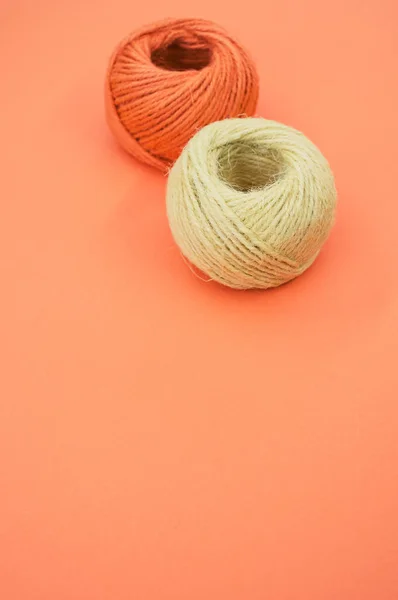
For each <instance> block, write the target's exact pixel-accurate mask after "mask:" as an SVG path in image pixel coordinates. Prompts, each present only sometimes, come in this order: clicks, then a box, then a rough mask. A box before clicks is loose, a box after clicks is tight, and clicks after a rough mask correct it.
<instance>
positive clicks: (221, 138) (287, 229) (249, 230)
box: [167, 118, 336, 289]
mask: <svg viewBox="0 0 398 600" xmlns="http://www.w3.org/2000/svg"><path fill="white" fill-rule="evenodd" d="M335 205H336V190H335V186H334V178H333V174H332V172H331V170H330V167H329V165H328V163H327V161H326V159H325V158H324V157H323V155H322V154H321V152H320V151H319V150H318V148H317V147H316V146H315V145H314V144H313V143H312V142H311V141H310V140H308V139H307V138H306V137H305V136H304V135H303V134H302V133H300V132H299V131H296V130H295V129H292V128H290V127H288V126H286V125H282V124H281V123H276V122H275V121H268V120H265V119H259V118H247V119H227V120H224V121H220V122H216V123H212V124H210V125H208V126H207V127H204V128H203V129H202V130H201V131H199V132H198V133H197V134H196V135H195V136H194V137H193V138H192V139H191V140H190V141H189V142H188V144H187V146H186V147H185V149H184V150H183V152H182V154H181V156H180V157H179V158H178V160H177V162H176V163H175V164H174V166H173V168H172V169H171V171H170V175H169V179H168V185H167V213H168V218H169V223H170V227H171V231H172V234H173V237H174V239H175V241H176V243H177V245H178V246H179V247H180V249H181V251H182V253H183V255H184V256H185V257H186V258H187V259H188V260H189V261H190V262H191V263H192V264H193V265H195V266H196V267H197V268H199V269H200V270H201V271H202V272H204V273H205V274H207V275H208V276H209V277H210V278H211V279H213V280H216V281H218V282H220V283H223V284H225V285H227V286H230V287H232V288H240V289H248V288H270V287H276V286H278V285H280V284H282V283H285V282H287V281H289V280H291V279H293V278H294V277H297V276H298V275H300V274H301V273H303V271H305V270H306V269H307V268H308V267H309V266H310V265H311V264H312V263H313V261H314V260H315V258H316V257H317V255H318V253H319V251H320V248H321V246H322V244H323V243H324V242H325V240H326V238H327V237H328V234H329V231H330V229H331V226H332V224H333V221H334V213H335Z"/></svg>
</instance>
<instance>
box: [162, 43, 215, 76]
mask: <svg viewBox="0 0 398 600" xmlns="http://www.w3.org/2000/svg"><path fill="white" fill-rule="evenodd" d="M210 60H211V49H210V48H209V47H208V45H207V44H206V42H205V41H204V40H201V39H197V38H193V39H186V40H184V39H177V40H174V42H172V43H171V44H168V45H167V46H164V47H161V48H156V49H155V50H153V51H152V54H151V61H152V62H153V64H154V65H156V66H157V67H160V68H161V69H166V70H167V71H191V70H194V71H200V70H201V69H203V68H204V67H207V65H208V64H209V63H210Z"/></svg>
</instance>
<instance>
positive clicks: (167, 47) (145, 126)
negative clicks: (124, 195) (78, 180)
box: [105, 19, 259, 170]
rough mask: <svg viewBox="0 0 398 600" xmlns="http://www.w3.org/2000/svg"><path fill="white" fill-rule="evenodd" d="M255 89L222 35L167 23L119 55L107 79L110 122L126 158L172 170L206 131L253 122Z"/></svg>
mask: <svg viewBox="0 0 398 600" xmlns="http://www.w3.org/2000/svg"><path fill="white" fill-rule="evenodd" d="M258 87H259V86H258V75H257V72H256V69H255V66H254V64H253V62H252V61H251V59H250V58H249V57H248V55H247V54H246V52H245V51H244V50H243V48H242V47H241V46H240V45H239V43H238V42H237V41H236V40H234V39H233V38H232V37H231V36H230V35H228V34H227V33H226V32H225V31H224V30H223V29H222V28H221V27H219V26H218V25H216V24H214V23H212V22H210V21H206V20H203V19H167V20H165V21H162V22H160V23H155V24H152V25H148V26H146V27H143V28H142V29H140V30H138V31H136V32H134V33H132V34H131V35H129V36H128V37H127V38H126V39H124V40H123V41H122V42H121V43H120V44H119V45H118V47H117V48H116V50H115V52H114V53H113V56H112V57H111V60H110V63H109V67H108V72H107V77H106V85H105V108H106V117H107V121H108V124H109V126H110V129H111V130H112V132H113V134H114V135H115V137H116V139H117V140H118V142H119V143H120V144H121V146H122V147H123V148H124V149H125V150H127V151H128V152H129V153H130V154H132V155H133V156H134V157H135V158H137V159H139V160H141V161H144V162H146V163H148V164H150V165H152V166H154V167H158V168H160V169H163V170H165V169H166V170H167V168H168V167H169V166H170V164H172V163H173V162H174V161H175V160H176V159H177V157H178V156H179V154H180V153H181V151H182V149H183V147H184V146H185V144H186V143H187V142H188V140H189V139H190V138H191V137H192V136H193V135H194V134H195V133H196V131H198V130H199V129H200V128H201V127H203V126H204V125H207V124H208V123H211V122H213V121H218V120H220V119H224V118H226V117H239V116H241V115H245V116H248V115H249V116H250V115H253V114H254V111H255V108H256V104H257V98H258Z"/></svg>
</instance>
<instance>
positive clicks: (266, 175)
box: [218, 142, 286, 192]
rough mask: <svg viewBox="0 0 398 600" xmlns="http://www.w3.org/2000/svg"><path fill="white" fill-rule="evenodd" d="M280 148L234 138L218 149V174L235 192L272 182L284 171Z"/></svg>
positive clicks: (264, 185) (255, 188) (258, 187)
mask: <svg viewBox="0 0 398 600" xmlns="http://www.w3.org/2000/svg"><path fill="white" fill-rule="evenodd" d="M285 167H286V164H285V161H284V159H283V156H282V154H281V152H280V151H279V150H278V149H276V148H272V147H266V146H265V147H264V146H260V145H257V144H251V143H246V142H234V143H232V144H227V145H225V146H223V147H222V148H221V149H220V153H219V156H218V176H219V178H220V179H221V180H222V181H224V182H225V183H226V184H227V185H229V186H230V187H232V188H234V189H235V190H237V191H239V192H250V191H251V190H258V189H261V188H264V187H266V186H269V185H272V184H273V183H275V182H276V181H277V180H278V179H280V177H281V176H282V174H283V172H284V171H285Z"/></svg>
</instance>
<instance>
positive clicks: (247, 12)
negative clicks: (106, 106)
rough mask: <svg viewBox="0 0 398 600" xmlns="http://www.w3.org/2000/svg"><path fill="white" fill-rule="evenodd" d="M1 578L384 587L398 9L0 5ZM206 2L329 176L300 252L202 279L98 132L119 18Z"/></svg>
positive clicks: (393, 333)
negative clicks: (239, 278) (332, 216)
mask: <svg viewBox="0 0 398 600" xmlns="http://www.w3.org/2000/svg"><path fill="white" fill-rule="evenodd" d="M0 14H1V29H0V61H1V97H0V108H1V110H0V120H1V149H0V153H1V162H0V164H1V218H0V267H1V290H2V291H1V296H0V331H1V354H2V356H1V380H0V398H1V399H0V411H1V416H0V480H1V496H0V597H1V599H2V600H55V599H56V600H64V599H65V600H72V599H73V600H203V599H208V600H220V599H222V600H224V599H225V600H227V599H228V600H260V599H261V600H337V599H338V600H375V599H377V600H397V598H398V436H397V426H398V368H397V350H398V348H397V345H398V344H397V333H398V332H397V325H398V277H397V261H398V244H397V220H398V201H397V186H396V160H397V139H398V117H397V106H398V83H397V58H398V26H397V22H398V5H397V4H396V3H395V1H394V0H383V1H381V2H380V1H376V0H372V1H370V0H366V1H364V0H356V1H354V0H349V1H348V2H346V1H345V0H338V1H336V2H330V3H328V4H326V3H325V2H321V1H319V0H300V2H296V1H295V0H281V1H279V2H266V3H263V2H261V3H260V2H259V3H258V4H256V3H254V2H253V1H251V0H246V1H245V2H244V3H243V5H241V4H239V3H232V2H229V3H227V2H221V1H219V0H217V1H215V0H201V2H198V3H197V6H196V8H195V7H193V6H192V5H186V4H185V3H183V2H182V1H181V0H171V1H170V2H168V3H166V4H165V3H164V2H161V1H160V0H151V1H148V2H146V1H136V2H135V1H134V0H133V1H131V0H128V1H127V0H112V1H106V2H100V1H98V0H97V1H95V0H90V1H87V0H86V1H83V2H78V0H74V1H70V2H66V1H65V2H61V1H60V0H59V1H55V2H54V1H50V0H48V1H36V2H30V1H29V0H25V1H21V0H14V1H9V2H4V0H3V2H2V3H1V8H0ZM192 15H193V16H201V17H206V18H210V19H213V20H215V21H217V22H219V23H220V24H223V25H224V26H225V27H226V28H227V29H228V30H229V31H230V32H232V33H234V34H236V35H237V36H238V37H239V39H240V40H241V42H242V43H243V44H244V45H246V46H247V48H248V49H249V50H250V52H251V54H252V55H253V57H254V59H255V60H256V62H257V64H258V68H259V71H260V75H261V99H260V105H259V114H261V115H263V116H268V117H270V118H273V119H277V120H281V121H284V122H286V123H287V124H289V125H292V126H295V127H297V128H299V129H301V130H303V131H304V132H305V133H306V134H307V135H308V136H309V137H310V138H312V139H313V140H314V141H315V142H316V143H317V144H318V145H319V146H320V148H321V149H322V150H323V152H324V153H325V154H326V156H327V157H328V159H329V160H330V162H331V165H332V167H333V169H334V171H335V175H336V180H337V186H338V190H339V211H338V222H337V225H336V227H335V229H334V231H333V234H332V236H331V238H330V241H329V242H328V243H327V245H326V247H325V250H324V252H323V253H322V254H321V256H320V258H319V259H318V261H317V262H316V264H315V265H314V267H313V268H311V269H310V270H309V272H307V273H306V274H305V275H304V276H302V277H301V278H300V279H298V280H296V281H295V282H294V283H292V284H289V285H287V286H284V287H283V288H280V289H278V290H275V291H272V292H265V293H264V292H261V293H259V292H247V293H242V292H234V291H231V290H228V289H224V288H222V287H220V286H218V285H216V284H205V283H203V282H201V281H200V280H198V279H196V278H195V277H194V276H193V274H192V273H191V271H190V270H189V269H188V268H187V266H186V265H185V264H184V262H183V261H182V259H181V258H180V256H179V253H178V251H177V249H176V247H175V246H174V244H173V241H172V239H171V235H170V233H169V230H168V225H167V220H166V215H165V199H164V195H165V178H164V177H163V176H162V175H161V174H160V173H157V172H155V171H153V170H151V169H150V168H146V167H144V166H141V165H140V164H138V163H136V162H134V161H133V160H132V159H131V158H129V157H128V156H127V155H125V154H124V153H123V152H122V151H121V150H119V148H118V147H117V146H116V144H115V143H114V141H113V139H112V138H111V136H110V134H109V133H108V131H107V129H106V126H105V123H104V114H103V113H104V110H103V78H104V73H105V69H106V66H107V59H108V56H109V54H110V53H111V51H112V49H113V46H114V45H115V44H116V43H117V42H118V40H119V39H120V38H121V37H122V36H124V35H125V34H126V33H127V32H128V31H129V30H130V29H133V28H135V27H136V26H140V25H142V24H143V23H145V22H150V21H153V20H157V19H159V18H163V17H165V16H192Z"/></svg>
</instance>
